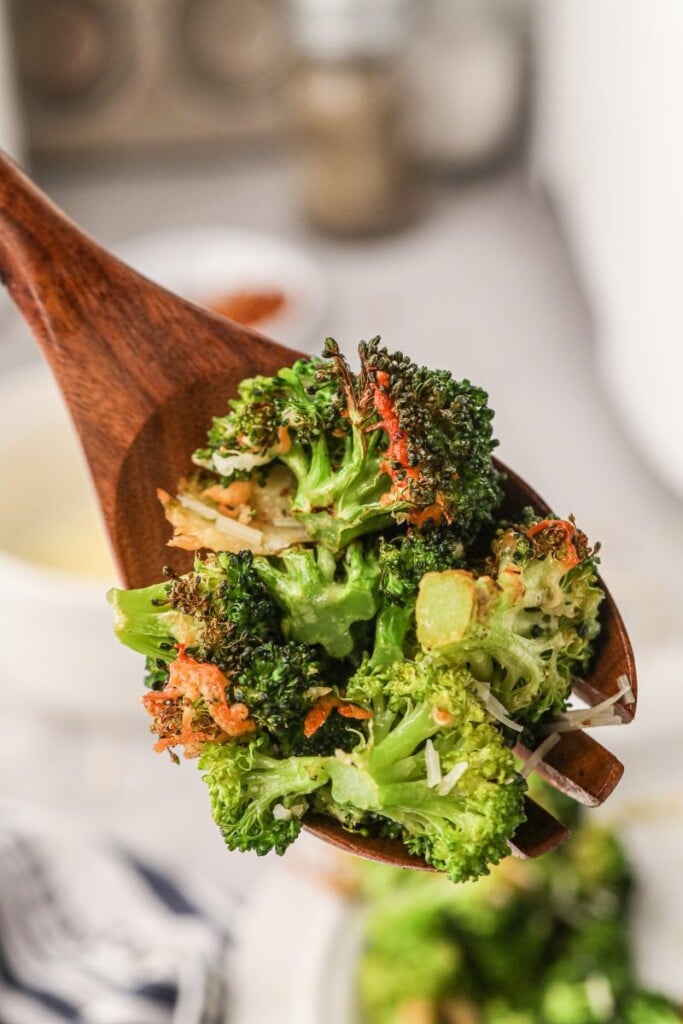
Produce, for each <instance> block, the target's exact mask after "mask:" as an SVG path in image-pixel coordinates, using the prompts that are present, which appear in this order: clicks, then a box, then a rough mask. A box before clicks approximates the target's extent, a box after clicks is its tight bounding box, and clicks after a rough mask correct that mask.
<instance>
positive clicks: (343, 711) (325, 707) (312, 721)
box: [304, 693, 372, 739]
mask: <svg viewBox="0 0 683 1024" xmlns="http://www.w3.org/2000/svg"><path fill="white" fill-rule="evenodd" d="M335 709H336V710H337V711H338V712H339V714H340V715H343V717H344V718H356V719H358V720H360V721H362V720H364V719H367V718H372V715H371V714H370V712H369V711H366V710H365V708H359V707H358V705H357V704H350V703H348V702H346V701H343V700H341V699H340V698H339V697H335V695H334V694H333V693H327V694H325V696H324V697H320V698H319V699H318V700H317V701H316V702H315V704H314V705H313V707H312V708H311V710H310V711H309V712H308V714H307V715H306V718H305V719H304V736H305V737H306V739H310V738H311V736H314V735H315V733H316V732H317V731H318V729H321V728H322V727H323V725H324V724H325V722H326V721H327V719H328V718H329V717H330V715H331V714H332V712H333V711H334V710H335Z"/></svg>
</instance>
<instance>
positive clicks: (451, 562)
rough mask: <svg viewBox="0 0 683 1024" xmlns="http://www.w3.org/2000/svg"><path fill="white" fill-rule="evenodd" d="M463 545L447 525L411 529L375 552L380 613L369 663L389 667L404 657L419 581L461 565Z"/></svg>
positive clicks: (385, 542)
mask: <svg viewBox="0 0 683 1024" xmlns="http://www.w3.org/2000/svg"><path fill="white" fill-rule="evenodd" d="M464 551H465V549H464V545H463V543H462V540H461V539H460V536H459V535H458V533H457V532H456V531H454V530H453V529H452V528H451V527H448V526H426V527H425V528H424V529H422V530H418V529H416V528H413V529H411V530H409V531H408V532H407V533H402V534H400V535H398V536H396V537H394V538H392V539H391V540H386V539H382V540H381V541H380V549H379V573H380V575H379V590H380V602H381V604H380V610H379V614H378V616H377V621H376V625H375V642H374V647H373V651H372V664H373V665H375V666H382V665H390V664H391V663H392V661H397V660H400V659H401V658H403V657H404V655H405V654H406V650H405V647H406V640H407V638H408V635H409V634H410V633H411V631H412V630H413V629H414V626H415V602H416V600H417V591H418V587H419V584H420V580H421V579H422V577H423V576H424V574H425V573H427V572H441V571H443V570H445V569H452V568H454V567H455V566H458V565H462V564H463V559H464Z"/></svg>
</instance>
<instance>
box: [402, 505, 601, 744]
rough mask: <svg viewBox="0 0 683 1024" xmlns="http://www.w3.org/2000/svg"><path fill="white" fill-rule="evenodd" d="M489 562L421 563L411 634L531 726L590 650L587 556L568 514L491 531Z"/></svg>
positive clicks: (553, 704) (558, 699)
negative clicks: (487, 566) (478, 567)
mask: <svg viewBox="0 0 683 1024" xmlns="http://www.w3.org/2000/svg"><path fill="white" fill-rule="evenodd" d="M491 569H492V573H493V574H492V575H484V576H477V575H476V574H475V573H474V572H472V571H468V570H464V569H459V570H453V571H449V572H444V573H427V574H426V575H425V576H424V577H423V579H422V581H421V583H420V592H419V595H418V600H417V610H416V616H417V636H418V640H419V642H420V644H421V645H422V646H423V647H424V648H425V649H426V650H428V651H431V652H433V653H434V654H438V656H439V657H440V658H443V660H444V661H446V662H448V664H453V665H466V666H467V667H468V668H469V669H470V670H471V672H472V673H473V674H474V675H475V676H476V678H477V679H478V680H479V681H480V682H483V683H487V684H489V685H490V687H491V692H492V693H493V694H494V696H495V697H496V698H497V700H498V701H500V702H501V703H502V704H503V706H504V708H505V709H506V711H507V713H508V714H509V715H510V716H512V718H513V719H515V720H517V721H520V722H522V723H524V724H525V725H527V726H530V727H533V726H534V724H535V723H537V722H538V721H539V719H542V718H543V717H544V716H547V715H551V714H554V713H558V712H560V711H562V710H563V709H564V707H565V705H566V701H567V698H568V696H569V692H570V690H571V685H572V680H573V678H574V677H575V676H576V675H577V674H579V673H581V672H582V671H583V670H584V669H585V667H586V665H587V663H588V661H589V659H590V657H591V654H592V652H593V641H594V639H595V637H596V636H597V633H598V631H599V628H600V626H599V621H598V609H599V605H600V601H601V600H602V596H603V595H602V591H601V590H600V587H599V586H598V583H597V574H596V565H595V556H594V553H593V552H592V551H591V550H590V548H588V546H587V544H586V541H585V537H584V535H583V534H581V533H579V531H578V530H577V529H576V527H575V525H574V523H573V522H571V521H567V520H557V519H544V520H538V519H535V518H531V519H530V520H529V521H528V523H526V524H523V525H520V526H515V527H510V528H508V529H505V530H503V531H501V532H500V533H499V534H498V537H497V539H496V541H495V543H494V546H493V559H492V564H491Z"/></svg>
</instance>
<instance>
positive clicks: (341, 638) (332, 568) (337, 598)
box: [254, 541, 379, 659]
mask: <svg viewBox="0 0 683 1024" xmlns="http://www.w3.org/2000/svg"><path fill="white" fill-rule="evenodd" d="M254 568H255V570H256V572H257V573H258V574H259V576H260V578H261V579H262V581H263V583H264V584H265V585H266V587H267V588H268V591H269V592H270V594H271V596H272V598H273V599H274V600H275V601H276V602H277V604H278V605H279V606H280V607H281V608H282V609H283V611H284V617H283V619H282V628H283V631H284V633H285V635H286V636H288V637H291V638H292V639H293V640H298V641H301V642H302V643H306V644H320V646H322V647H324V648H325V650H326V652H327V653H328V654H329V655H330V656H331V657H333V658H338V659H341V658H346V657H348V656H349V655H350V654H352V653H353V651H354V647H355V643H354V632H353V627H354V626H355V624H356V623H359V622H368V621H369V620H371V619H373V618H374V617H375V615H376V613H377V607H378V596H377V594H378V579H379V568H378V565H377V559H376V557H375V555H374V553H373V551H372V550H371V549H370V548H368V549H367V550H364V548H363V546H362V544H361V543H360V542H359V541H356V542H353V543H352V544H350V545H349V547H348V548H347V549H346V550H345V552H344V554H343V556H342V557H341V558H339V559H336V558H335V556H334V555H333V554H332V552H331V551H329V549H327V548H317V549H311V548H295V549H292V550H291V551H286V552H284V554H282V555H280V556H279V557H278V558H257V559H255V560H254Z"/></svg>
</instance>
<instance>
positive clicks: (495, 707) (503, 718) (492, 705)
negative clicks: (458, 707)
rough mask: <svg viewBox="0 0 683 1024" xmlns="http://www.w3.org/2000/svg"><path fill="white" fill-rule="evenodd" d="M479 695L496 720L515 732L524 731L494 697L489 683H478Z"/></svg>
mask: <svg viewBox="0 0 683 1024" xmlns="http://www.w3.org/2000/svg"><path fill="white" fill-rule="evenodd" d="M477 693H478V694H479V699H480V700H481V702H482V704H483V705H484V707H485V708H486V710H487V711H488V712H489V713H490V714H491V715H493V717H494V718H496V719H497V720H498V721H499V722H502V724H503V725H506V726H507V727H508V729H514V731H515V732H523V731H524V727H523V726H521V725H520V724H519V723H518V722H515V721H513V719H512V718H510V716H509V714H508V712H507V708H506V707H505V705H503V704H501V702H500V701H499V700H498V698H497V697H494V696H493V694H492V693H491V687H490V685H489V683H477Z"/></svg>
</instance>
